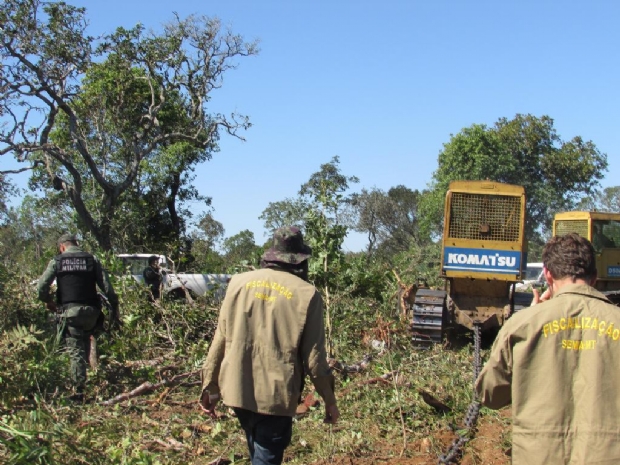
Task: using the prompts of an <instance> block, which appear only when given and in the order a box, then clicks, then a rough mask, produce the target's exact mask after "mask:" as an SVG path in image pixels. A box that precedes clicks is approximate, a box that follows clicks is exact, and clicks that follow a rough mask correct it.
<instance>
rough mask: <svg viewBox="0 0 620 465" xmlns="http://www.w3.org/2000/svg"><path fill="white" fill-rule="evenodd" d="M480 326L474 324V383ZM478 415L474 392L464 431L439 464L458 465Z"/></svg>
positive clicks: (478, 355) (478, 403)
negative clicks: (455, 464)
mask: <svg viewBox="0 0 620 465" xmlns="http://www.w3.org/2000/svg"><path fill="white" fill-rule="evenodd" d="M480 341H481V337H480V325H479V324H474V383H475V382H476V379H477V378H478V375H479V374H480V369H481V367H482V357H481V356H480V344H481V343H480ZM479 414H480V402H479V401H478V395H477V394H476V391H475V390H474V400H473V402H472V403H471V404H469V407H468V408H467V413H466V414H465V422H464V423H465V429H464V430H462V431H460V432H459V433H457V435H458V437H457V438H456V439H455V440H454V441H453V442H452V445H451V446H450V448H449V449H448V450H447V452H446V453H445V455H441V456H440V457H439V462H438V463H439V464H440V465H442V464H453V463H458V459H459V458H460V457H461V454H462V452H463V446H465V443H467V441H469V440H470V439H471V437H470V434H471V433H472V432H473V430H474V428H475V427H476V422H477V421H478V415H479Z"/></svg>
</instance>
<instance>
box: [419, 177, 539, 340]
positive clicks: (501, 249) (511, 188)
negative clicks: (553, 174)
mask: <svg viewBox="0 0 620 465" xmlns="http://www.w3.org/2000/svg"><path fill="white" fill-rule="evenodd" d="M525 206H526V204H525V190H524V188H523V187H522V186H516V185H512V184H503V183H499V182H492V181H454V182H452V183H450V186H449V190H448V192H447V193H446V200H445V211H444V230H443V237H442V257H441V277H442V278H443V279H444V283H445V286H444V289H441V290H433V289H424V288H422V289H417V290H416V292H415V297H413V298H412V299H410V302H411V306H410V312H411V314H412V324H411V326H412V333H413V342H414V345H416V346H421V347H428V346H431V345H432V344H434V343H440V342H441V341H442V340H443V335H444V333H445V331H446V330H447V329H449V328H457V327H461V328H467V329H470V330H471V329H473V328H474V325H478V326H479V328H478V329H481V330H482V331H487V330H490V329H492V328H498V327H500V326H502V325H503V323H504V321H505V320H506V319H507V318H508V317H510V315H512V313H513V312H514V311H515V310H517V309H518V308H519V307H521V306H523V305H529V302H530V301H531V297H532V295H531V294H527V293H517V292H515V290H514V285H515V284H516V283H518V282H520V281H521V280H522V279H523V276H524V270H525V265H526V261H527V257H526V255H527V241H526V239H525V218H526V211H525ZM519 294H524V296H522V297H520V298H519V297H518V295H519Z"/></svg>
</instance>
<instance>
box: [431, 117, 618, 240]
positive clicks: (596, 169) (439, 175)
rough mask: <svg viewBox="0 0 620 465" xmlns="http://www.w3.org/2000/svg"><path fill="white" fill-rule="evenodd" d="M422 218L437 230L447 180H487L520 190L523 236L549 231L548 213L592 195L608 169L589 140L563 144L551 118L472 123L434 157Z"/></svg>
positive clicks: (448, 181)
mask: <svg viewBox="0 0 620 465" xmlns="http://www.w3.org/2000/svg"><path fill="white" fill-rule="evenodd" d="M438 165H439V166H438V168H437V170H436V171H435V172H434V173H433V179H432V182H431V185H430V192H429V194H428V195H427V196H425V198H424V205H423V206H422V209H423V211H424V213H425V214H424V215H423V217H424V218H425V219H426V221H427V222H428V223H427V224H426V226H427V227H429V228H430V229H431V230H434V231H435V232H437V231H439V230H440V229H439V227H440V225H441V219H442V217H443V202H444V197H445V193H446V191H447V190H448V185H449V183H450V181H453V180H476V179H490V180H493V181H498V182H505V183H510V184H518V185H522V186H524V187H525V191H526V195H527V202H528V203H527V205H528V206H527V214H528V223H527V234H528V237H533V235H534V234H535V232H536V231H540V230H541V229H542V230H546V229H548V228H549V227H550V224H551V221H552V218H553V214H554V213H555V212H557V211H559V210H567V209H571V208H574V207H575V205H576V204H577V202H578V201H579V200H580V198H581V197H583V196H586V195H590V194H592V193H593V192H594V191H595V189H596V187H597V186H598V184H599V180H600V179H602V178H603V173H604V172H605V171H606V170H607V156H606V155H605V154H604V153H601V152H600V151H599V150H598V149H597V148H596V146H595V145H594V143H593V142H591V141H584V140H583V139H582V138H581V137H579V136H575V137H573V138H572V139H571V140H570V141H568V142H565V141H563V140H562V139H561V138H560V136H559V135H558V134H557V132H556V130H555V128H554V126H553V119H551V118H550V117H548V116H542V117H541V118H537V117H535V116H532V115H519V114H518V115H516V116H515V118H514V119H512V120H508V119H507V118H500V119H499V120H498V121H497V122H496V123H495V125H494V126H493V127H491V128H488V127H486V126H485V125H480V124H474V125H472V126H470V127H468V128H465V129H463V130H462V131H461V132H460V133H458V134H456V135H453V136H452V137H451V138H450V141H449V142H448V143H446V144H444V149H443V151H442V152H441V153H440V154H439V159H438Z"/></svg>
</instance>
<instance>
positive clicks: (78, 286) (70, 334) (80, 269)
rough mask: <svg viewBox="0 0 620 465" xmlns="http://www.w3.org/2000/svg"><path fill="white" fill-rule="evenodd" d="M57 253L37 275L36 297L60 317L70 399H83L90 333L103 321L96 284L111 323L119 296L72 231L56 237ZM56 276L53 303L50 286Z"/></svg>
mask: <svg viewBox="0 0 620 465" xmlns="http://www.w3.org/2000/svg"><path fill="white" fill-rule="evenodd" d="M58 249H59V252H60V254H59V255H57V256H56V257H54V258H53V259H52V260H50V262H49V264H48V265H47V268H46V270H45V272H44V273H43V274H42V275H41V277H40V278H39V285H38V292H39V300H41V301H42V302H45V304H46V307H47V308H48V310H50V311H51V312H53V313H56V314H58V315H59V317H60V323H61V324H60V330H61V331H62V335H63V336H64V338H65V342H66V344H67V347H68V348H69V351H70V358H71V378H72V381H73V385H74V389H75V393H74V395H73V396H72V399H73V400H78V401H80V400H83V398H84V388H85V386H86V365H87V362H88V355H89V353H90V345H91V336H93V334H94V331H95V329H96V328H97V327H98V326H99V325H100V324H101V323H102V321H103V314H102V312H101V301H100V299H99V296H98V295H97V286H99V289H101V291H102V293H103V294H104V295H105V296H106V297H107V299H108V301H109V302H110V306H111V312H110V313H111V314H110V324H111V325H117V324H118V321H119V320H118V297H117V296H116V293H115V292H114V289H113V288H112V285H111V284H110V281H109V279H108V275H107V273H106V272H105V270H104V269H103V267H102V266H101V263H100V262H99V260H98V259H97V258H96V257H95V256H93V255H92V254H89V253H88V252H84V251H83V250H82V249H81V248H80V247H78V242H77V239H76V237H75V236H73V235H72V234H63V235H62V236H60V238H59V239H58ZM54 279H56V285H57V291H56V302H54V300H53V299H52V298H51V296H50V287H51V285H52V283H53V282H54Z"/></svg>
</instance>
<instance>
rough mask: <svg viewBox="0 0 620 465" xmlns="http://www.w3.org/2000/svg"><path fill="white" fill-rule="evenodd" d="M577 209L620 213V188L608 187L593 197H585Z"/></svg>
mask: <svg viewBox="0 0 620 465" xmlns="http://www.w3.org/2000/svg"><path fill="white" fill-rule="evenodd" d="M577 208H578V209H579V210H596V211H601V212H612V213H620V186H614V187H606V188H605V189H603V190H602V191H599V192H596V193H595V194H594V195H592V196H591V197H584V198H583V199H582V200H581V202H580V203H579V205H578V207H577Z"/></svg>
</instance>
